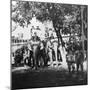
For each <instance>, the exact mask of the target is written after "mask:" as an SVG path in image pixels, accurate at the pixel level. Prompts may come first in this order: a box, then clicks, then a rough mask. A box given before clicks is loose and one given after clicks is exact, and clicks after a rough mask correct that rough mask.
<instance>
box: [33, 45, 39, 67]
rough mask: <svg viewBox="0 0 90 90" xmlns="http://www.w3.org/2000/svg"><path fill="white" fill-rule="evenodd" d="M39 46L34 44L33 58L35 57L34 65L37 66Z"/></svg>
mask: <svg viewBox="0 0 90 90" xmlns="http://www.w3.org/2000/svg"><path fill="white" fill-rule="evenodd" d="M38 55H39V54H38V47H37V46H34V47H33V59H34V66H35V67H36V68H37V66H38Z"/></svg>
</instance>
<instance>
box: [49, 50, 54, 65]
mask: <svg viewBox="0 0 90 90" xmlns="http://www.w3.org/2000/svg"><path fill="white" fill-rule="evenodd" d="M48 55H49V58H50V64H52V62H53V58H52V50H50V51H49V53H48Z"/></svg>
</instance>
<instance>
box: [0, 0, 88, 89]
mask: <svg viewBox="0 0 90 90" xmlns="http://www.w3.org/2000/svg"><path fill="white" fill-rule="evenodd" d="M23 1H26V0H23ZM27 1H33V0H27ZM34 1H42V2H56V3H57V2H59V3H67V4H68V3H69V4H83V5H89V4H90V2H89V1H90V0H34ZM89 8H90V5H89V6H88V9H89ZM88 11H90V10H88ZM88 16H90V12H89V15H88ZM88 20H90V17H89V18H88ZM88 26H89V22H88ZM89 31H90V30H89V28H88V33H89ZM89 36H90V35H89V34H88V41H89ZM0 42H1V43H0V90H10V0H1V1H0ZM88 43H89V42H88ZM89 44H90V43H89ZM88 46H89V45H88ZM89 50H90V49H88V57H89ZM89 64H90V63H89V58H88V68H90V65H89ZM88 73H89V74H90V72H89V70H88ZM88 76H90V75H88ZM88 80H90V78H88ZM89 83H90V81H89ZM42 89H43V90H44V89H46V90H55V89H57V90H59V89H61V90H65V89H67V90H73V89H74V90H80V89H81V90H85V89H86V90H90V89H89V85H88V86H68V87H54V88H42Z"/></svg>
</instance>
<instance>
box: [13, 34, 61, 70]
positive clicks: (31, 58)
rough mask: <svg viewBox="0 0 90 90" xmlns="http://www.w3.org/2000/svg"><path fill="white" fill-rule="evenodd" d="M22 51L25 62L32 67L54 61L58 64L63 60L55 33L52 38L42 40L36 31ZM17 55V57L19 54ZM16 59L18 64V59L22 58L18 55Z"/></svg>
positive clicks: (50, 63)
mask: <svg viewBox="0 0 90 90" xmlns="http://www.w3.org/2000/svg"><path fill="white" fill-rule="evenodd" d="M22 51H24V52H22ZM22 51H21V52H22V55H21V56H23V57H22V58H23V61H24V64H28V65H29V66H30V67H32V68H38V67H40V66H44V67H46V66H48V65H53V62H54V61H55V62H56V64H57V65H58V62H60V61H62V58H61V53H60V50H59V49H58V40H56V39H55V38H54V36H53V34H52V35H51V37H50V38H47V39H44V40H41V39H40V38H39V37H38V36H37V33H36V32H35V33H34V35H33V36H32V38H31V39H30V40H29V42H28V44H27V48H23V49H22ZM21 56H20V57H21ZM15 57H17V55H16V56H15ZM20 59H21V58H20ZM15 61H16V64H18V63H17V61H21V60H19V59H18V57H17V58H15ZM19 63H20V62H19Z"/></svg>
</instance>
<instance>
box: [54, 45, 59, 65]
mask: <svg viewBox="0 0 90 90" xmlns="http://www.w3.org/2000/svg"><path fill="white" fill-rule="evenodd" d="M53 49H54V53H55V65H58V55H57V54H58V53H57V46H54V48H53Z"/></svg>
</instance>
